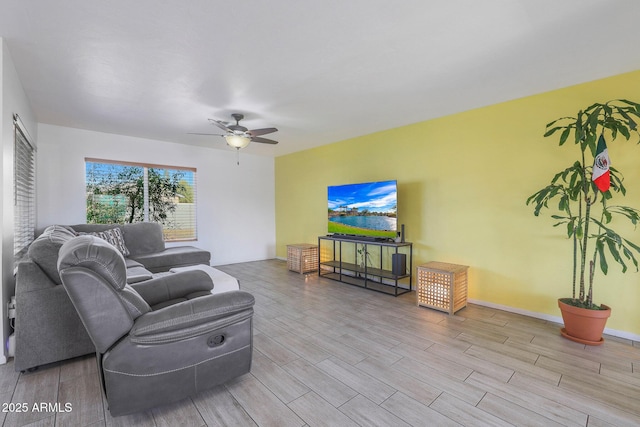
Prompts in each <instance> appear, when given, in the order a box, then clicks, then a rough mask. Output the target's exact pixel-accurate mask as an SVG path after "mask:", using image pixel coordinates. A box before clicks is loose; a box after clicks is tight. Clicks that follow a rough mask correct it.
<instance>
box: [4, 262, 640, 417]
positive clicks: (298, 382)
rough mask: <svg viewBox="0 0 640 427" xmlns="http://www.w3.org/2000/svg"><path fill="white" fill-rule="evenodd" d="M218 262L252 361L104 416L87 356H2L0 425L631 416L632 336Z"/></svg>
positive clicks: (639, 393)
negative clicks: (51, 360)
mask: <svg viewBox="0 0 640 427" xmlns="http://www.w3.org/2000/svg"><path fill="white" fill-rule="evenodd" d="M218 268H219V269H221V270H224V271H226V272H227V273H229V274H232V275H234V276H236V277H238V278H239V279H240V281H241V284H242V288H243V289H244V290H247V291H250V292H251V293H253V294H254V295H255V298H256V306H255V316H254V356H253V365H252V369H251V373H249V374H246V375H244V376H242V377H240V378H237V379H236V380H234V381H231V382H229V383H227V384H224V385H222V386H219V387H216V388H213V389H211V390H209V391H207V392H204V393H201V394H199V395H197V396H195V397H193V398H190V399H185V400H183V401H181V402H178V403H175V404H172V405H166V406H162V407H158V408H154V409H153V410H150V411H147V412H144V413H139V414H136V415H132V416H125V417H117V418H112V417H111V416H110V414H109V411H108V410H107V406H106V401H105V399H104V396H103V394H102V392H101V389H100V385H99V381H98V375H97V369H96V363H95V358H94V357H92V356H88V357H84V358H79V359H75V360H71V361H67V362H64V363H60V364H56V365H53V366H48V367H43V368H40V369H39V370H38V371H36V372H33V373H26V374H19V373H15V372H14V371H13V369H14V368H13V363H12V362H10V363H8V364H6V365H3V366H0V398H1V400H2V404H3V406H2V408H3V411H2V412H1V413H0V417H1V418H0V419H1V420H2V421H3V425H6V426H24V425H29V426H278V427H283V426H341V427H342V426H394V427H397V426H407V425H412V426H431V425H433V426H455V425H463V426H487V425H496V426H503V425H529V426H554V425H566V426H638V425H640V343H638V342H631V341H628V340H623V339H618V338H614V337H606V341H605V343H604V344H603V345H602V346H600V347H589V346H584V345H580V344H577V343H573V342H571V341H568V340H566V339H563V338H562V337H561V336H560V334H559V325H557V324H552V323H549V322H546V321H543V320H539V319H534V318H529V317H526V316H521V315H516V314H511V313H507V312H504V311H500V310H494V309H490V308H485V307H481V306H477V305H470V306H469V307H467V308H465V309H463V310H461V311H459V312H458V313H457V314H456V315H454V316H449V315H447V314H445V313H440V312H437V311H434V310H430V309H427V308H423V307H418V306H417V305H416V303H415V294H414V293H410V294H406V295H403V296H400V297H398V298H394V297H392V296H388V295H383V294H379V293H376V292H371V291H367V290H364V289H360V288H358V287H354V286H349V285H345V284H341V283H338V282H334V281H331V280H328V279H325V278H319V277H318V276H317V274H308V275H300V274H298V273H294V272H290V271H288V270H287V267H286V262H284V261H281V260H269V261H258V262H249V263H242V264H234V265H228V266H223V267H218ZM585 373H588V375H587V376H585ZM169 386H170V385H169ZM41 403H44V404H49V405H48V406H45V407H40V406H36V407H35V408H34V406H33V405H34V404H37V405H40V404H41ZM56 403H58V406H57V407H56V406H55V404H56ZM22 404H25V405H22ZM65 404H68V406H69V407H65ZM12 405H13V406H12ZM20 408H22V409H26V411H25V412H16V411H17V410H19V409H20ZM34 409H36V410H34Z"/></svg>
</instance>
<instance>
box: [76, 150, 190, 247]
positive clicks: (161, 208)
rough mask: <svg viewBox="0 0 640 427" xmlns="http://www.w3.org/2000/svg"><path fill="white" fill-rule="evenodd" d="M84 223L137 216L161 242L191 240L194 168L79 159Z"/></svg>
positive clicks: (126, 220)
mask: <svg viewBox="0 0 640 427" xmlns="http://www.w3.org/2000/svg"><path fill="white" fill-rule="evenodd" d="M85 179H86V192H87V224H125V223H133V222H141V221H151V222H158V223H160V224H162V226H163V232H164V239H165V240H166V241H178V240H195V239H196V237H197V235H196V169H195V168H182V167H174V166H159V165H149V164H141V163H123V162H113V161H109V160H99V159H85Z"/></svg>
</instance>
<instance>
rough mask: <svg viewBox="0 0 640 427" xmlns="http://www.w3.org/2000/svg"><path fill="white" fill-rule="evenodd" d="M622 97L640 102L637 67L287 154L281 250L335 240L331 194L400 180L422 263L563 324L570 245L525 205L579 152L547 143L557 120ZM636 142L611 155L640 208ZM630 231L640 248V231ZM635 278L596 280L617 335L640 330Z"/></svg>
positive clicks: (477, 293)
mask: <svg viewBox="0 0 640 427" xmlns="http://www.w3.org/2000/svg"><path fill="white" fill-rule="evenodd" d="M617 98H625V99H630V100H633V101H636V102H640V71H636V72H632V73H627V74H623V75H619V76H615V77H611V78H607V79H602V80H598V81H595V82H590V83H585V84H581V85H576V86H572V87H569V88H565V89H561V90H556V91H552V92H547V93H543V94H539V95H535V96H530V97H527V98H522V99H518V100H514V101H509V102H505V103H501V104H497V105H492V106H488V107H484V108H479V109H476V110H471V111H467V112H463V113H459V114H455V115H451V116H447V117H442V118H438V119H434V120H428V121H425V122H421V123H416V124H413V125H409V126H404V127H401V128H397V129H391V130H387V131H383V132H378V133H374V134H371V135H364V136H360V137H357V138H353V139H349V140H345V141H340V142H336V143H334V144H330V145H325V146H321V147H318V148H314V149H310V150H305V151H301V152H297V153H293V154H289V155H286V156H281V157H278V158H276V168H275V171H276V172H275V175H276V245H277V247H276V254H277V256H278V257H282V258H285V257H286V245H287V244H293V243H316V242H317V237H318V236H319V235H324V234H326V233H327V186H329V185H337V184H349V183H357V182H369V181H381V180H388V179H396V180H397V181H398V198H399V200H398V223H399V224H405V226H406V238H407V240H408V241H411V242H413V243H414V266H415V265H419V264H421V263H425V262H428V261H431V260H437V261H444V262H453V263H458V264H465V265H469V266H470V267H471V268H470V270H469V298H472V299H476V300H482V301H486V302H489V303H493V304H500V305H504V306H509V307H514V308H517V309H521V310H526V311H531V312H536V313H544V314H549V315H552V316H559V315H560V313H559V310H558V308H557V298H559V297H565V296H570V293H571V250H572V247H571V241H570V240H568V239H567V238H566V235H565V234H563V233H564V230H560V229H557V228H553V227H552V224H553V223H554V220H553V219H551V218H550V217H549V215H548V214H545V215H544V216H542V215H541V216H540V217H535V216H534V215H533V213H532V212H533V210H532V208H531V207H530V206H526V205H525V201H526V199H527V197H528V196H529V195H531V194H532V193H534V192H535V191H537V190H539V189H540V188H542V187H543V186H545V185H546V184H548V182H549V181H550V179H551V178H552V176H553V175H554V174H555V173H556V172H558V171H560V170H562V169H564V168H565V167H568V166H569V165H570V164H571V163H573V161H575V160H576V159H577V156H578V152H579V151H578V148H577V147H575V146H573V145H566V146H563V147H559V146H558V144H557V139H556V138H555V137H551V138H544V137H543V136H542V135H543V134H544V131H545V125H546V124H547V123H548V122H550V121H552V120H555V119H556V118H558V117H562V116H571V115H575V113H576V112H577V110H578V109H580V108H584V107H586V106H588V105H590V104H591V103H594V102H605V101H608V100H611V99H617ZM425 102H428V100H425ZM636 141H637V139H636ZM636 141H634V142H631V141H626V140H624V138H618V139H617V140H616V141H614V142H613V143H611V142H609V143H608V149H609V156H610V158H611V161H612V164H613V166H614V167H616V168H617V169H618V170H620V171H621V172H622V173H623V174H624V175H625V184H626V187H627V197H626V198H625V199H624V200H623V201H621V202H620V203H621V204H625V205H628V206H633V207H636V208H640V145H637V144H636ZM614 200H615V199H614ZM628 230H629V232H628V233H627V235H626V236H627V237H631V240H632V241H634V242H635V243H637V244H640V230H635V232H634V229H633V228H632V227H628ZM612 262H613V261H611V263H612ZM611 263H610V264H611ZM414 268H415V267H414ZM632 270H633V271H632V272H630V273H627V274H624V275H623V274H621V273H620V272H619V268H618V267H617V265H616V266H613V265H611V268H610V272H609V274H608V275H607V276H603V275H602V274H601V273H599V274H598V276H597V277H596V287H595V292H594V301H595V302H597V303H605V304H607V305H609V306H611V307H612V315H611V318H610V319H609V322H608V323H607V327H608V328H611V329H615V330H618V331H625V332H629V333H631V334H640V273H636V272H635V270H634V269H632ZM414 273H415V270H414ZM363 292H364V291H363Z"/></svg>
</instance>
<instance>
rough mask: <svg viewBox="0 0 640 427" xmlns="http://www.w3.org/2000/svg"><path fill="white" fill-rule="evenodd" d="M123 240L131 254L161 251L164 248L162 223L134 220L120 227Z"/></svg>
mask: <svg viewBox="0 0 640 427" xmlns="http://www.w3.org/2000/svg"><path fill="white" fill-rule="evenodd" d="M122 231H123V234H124V241H125V243H126V244H127V247H128V248H129V251H130V252H131V255H132V256H134V255H144V254H150V253H154V252H162V251H163V250H164V249H165V246H164V237H163V236H162V225H161V224H158V223H156V222H136V223H134V224H125V225H124V226H123V227H122Z"/></svg>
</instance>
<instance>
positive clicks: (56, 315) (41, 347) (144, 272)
mask: <svg viewBox="0 0 640 427" xmlns="http://www.w3.org/2000/svg"><path fill="white" fill-rule="evenodd" d="M115 228H118V229H119V231H120V233H118V234H119V235H121V236H122V237H123V241H124V246H125V248H126V252H128V255H127V257H126V258H125V263H126V267H127V269H126V274H127V282H128V283H136V282H141V281H144V280H149V279H151V278H152V277H153V274H154V273H157V272H163V271H168V270H170V269H171V268H174V267H184V266H189V265H197V264H206V265H209V264H210V260H211V254H210V253H209V252H208V251H205V250H202V249H198V248H196V247H193V246H178V247H165V243H164V240H163V237H162V226H161V225H160V224H157V223H148V222H143V223H135V224H124V225H115V224H111V225H109V224H79V225H73V226H64V225H52V226H50V227H47V228H46V229H45V230H44V232H43V233H42V234H41V235H40V236H39V237H38V238H37V239H36V240H35V241H34V242H33V243H32V244H31V245H30V246H29V250H28V257H27V259H26V260H24V261H22V262H20V263H19V264H18V268H17V273H16V292H15V293H16V324H15V329H16V331H15V334H16V349H15V360H14V366H15V369H16V371H24V370H27V369H32V368H36V367H38V366H40V365H44V364H48V363H52V362H57V361H60V360H65V359H70V358H72V357H77V356H82V355H85V354H90V353H93V352H94V346H93V343H92V342H91V340H90V338H89V335H88V334H87V332H86V330H85V328H84V326H83V325H82V322H81V321H80V318H79V317H78V314H77V312H76V310H75V309H74V308H73V305H72V304H71V301H70V300H69V296H68V295H67V293H66V292H65V290H64V288H63V287H62V281H61V279H60V275H59V274H58V269H57V262H58V251H59V249H60V247H61V246H62V245H63V244H64V243H65V242H67V241H69V240H71V239H73V238H75V237H76V236H78V235H79V233H96V232H103V233H104V232H105V230H113V229H115ZM181 274H182V273H181ZM188 277H189V276H188V275H187V276H180V277H178V278H176V280H178V281H179V280H180V279H181V278H182V280H183V281H187V280H188Z"/></svg>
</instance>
